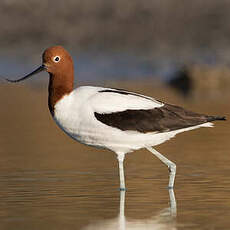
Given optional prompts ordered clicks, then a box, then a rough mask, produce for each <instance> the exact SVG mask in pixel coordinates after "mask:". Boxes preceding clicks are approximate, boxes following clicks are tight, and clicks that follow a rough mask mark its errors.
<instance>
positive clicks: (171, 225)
mask: <svg viewBox="0 0 230 230" xmlns="http://www.w3.org/2000/svg"><path fill="white" fill-rule="evenodd" d="M169 198H170V207H169V208H165V209H163V210H161V211H160V212H159V213H158V214H157V215H155V216H153V217H151V218H148V219H130V220H128V219H126V217H125V191H121V192H120V212H119V215H118V216H117V217H116V218H113V219H108V220H101V221H97V222H93V223H92V224H90V225H88V226H86V227H84V228H82V229H81V230H102V229H108V230H115V229H116V230H136V229H146V230H148V229H155V230H166V229H167V230H176V229H177V227H176V221H175V217H176V214H177V210H176V199H175V195H174V192H173V189H170V190H169Z"/></svg>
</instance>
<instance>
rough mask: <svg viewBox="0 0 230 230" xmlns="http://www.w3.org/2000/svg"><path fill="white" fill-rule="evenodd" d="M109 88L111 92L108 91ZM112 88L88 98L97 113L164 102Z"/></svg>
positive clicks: (142, 108) (151, 107)
mask: <svg viewBox="0 0 230 230" xmlns="http://www.w3.org/2000/svg"><path fill="white" fill-rule="evenodd" d="M109 90H111V92H110V91H109ZM112 91H116V90H114V89H108V92H106V91H104V92H103V90H102V91H101V92H100V91H98V92H97V93H96V94H94V95H92V97H90V98H89V101H88V102H89V104H90V106H91V107H92V108H93V109H94V111H95V112H97V113H114V112H121V111H125V110H148V109H154V108H157V107H161V106H163V105H164V104H163V103H161V102H159V101H156V100H155V99H153V98H151V97H146V96H144V95H140V94H135V93H130V94H129V92H127V91H122V92H124V93H117V92H119V91H117V92H112Z"/></svg>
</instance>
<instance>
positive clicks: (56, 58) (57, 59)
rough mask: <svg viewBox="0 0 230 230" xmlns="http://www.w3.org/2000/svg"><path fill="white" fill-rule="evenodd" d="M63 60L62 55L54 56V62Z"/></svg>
mask: <svg viewBox="0 0 230 230" xmlns="http://www.w3.org/2000/svg"><path fill="white" fill-rule="evenodd" d="M60 60H61V58H60V56H55V57H54V58H53V61H54V62H56V63H57V62H59V61H60Z"/></svg>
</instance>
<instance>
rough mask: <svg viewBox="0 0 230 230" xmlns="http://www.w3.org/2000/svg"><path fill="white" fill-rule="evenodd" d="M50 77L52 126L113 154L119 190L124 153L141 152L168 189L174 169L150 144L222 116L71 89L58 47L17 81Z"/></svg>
mask: <svg viewBox="0 0 230 230" xmlns="http://www.w3.org/2000/svg"><path fill="white" fill-rule="evenodd" d="M43 70H45V71H47V72H48V73H49V76H50V78H49V98H48V104H49V110H50V113H51V114H52V117H53V119H54V120H55V122H56V123H57V125H58V126H59V127H60V128H61V129H62V130H63V131H64V132H65V133H67V134H68V135H69V136H70V137H72V138H74V139H75V140H77V141H79V142H81V143H83V144H86V145H90V146H95V147H102V148H105V149H109V150H111V151H113V152H115V153H116V154H117V159H118V162H119V175H120V189H121V190H124V189H125V177H124V169H123V161H124V158H125V154H126V153H129V152H132V151H134V150H137V149H141V148H146V149H148V150H149V151H150V152H152V153H153V154H154V155H155V156H156V157H158V158H159V159H160V160H161V161H162V162H163V163H164V164H166V165H167V166H168V168H169V184H168V187H169V188H173V185H174V179H175V175H176V165H175V164H174V163H173V162H171V161H170V160H168V159H167V158H166V157H164V156H163V155H161V154H160V153H159V152H157V151H156V150H155V149H153V148H152V147H153V146H156V145H159V144H161V143H163V142H165V141H167V140H169V139H170V138H172V137H174V136H175V135H176V134H178V133H181V132H184V131H188V130H192V129H196V128H200V127H212V123H210V122H212V121H215V120H225V117H222V116H208V115H203V114H198V113H194V112H190V111H188V110H185V109H183V108H181V107H179V106H175V105H170V104H167V103H163V102H161V101H158V100H155V99H154V98H152V97H147V96H144V95H141V94H138V93H133V92H129V91H126V90H120V89H113V88H103V87H94V86H82V87H79V88H76V89H73V82H74V67H73V61H72V58H71V56H70V55H69V53H68V52H67V51H66V50H65V49H64V48H63V47H61V46H53V47H50V48H48V49H46V50H45V51H44V53H43V56H42V65H41V66H40V67H39V68H37V69H36V70H35V71H33V72H32V73H30V74H28V75H26V76H25V77H22V78H20V79H18V80H9V79H7V80H8V81H10V82H19V81H22V80H25V79H26V78H29V77H31V76H32V75H34V74H36V73H39V72H41V71H43Z"/></svg>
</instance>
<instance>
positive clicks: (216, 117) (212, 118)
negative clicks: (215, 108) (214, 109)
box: [207, 116, 226, 122]
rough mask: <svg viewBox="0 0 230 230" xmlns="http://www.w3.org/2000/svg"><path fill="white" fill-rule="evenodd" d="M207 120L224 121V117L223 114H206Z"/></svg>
mask: <svg viewBox="0 0 230 230" xmlns="http://www.w3.org/2000/svg"><path fill="white" fill-rule="evenodd" d="M207 121H208V122H211V121H226V117H225V116H207Z"/></svg>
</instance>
